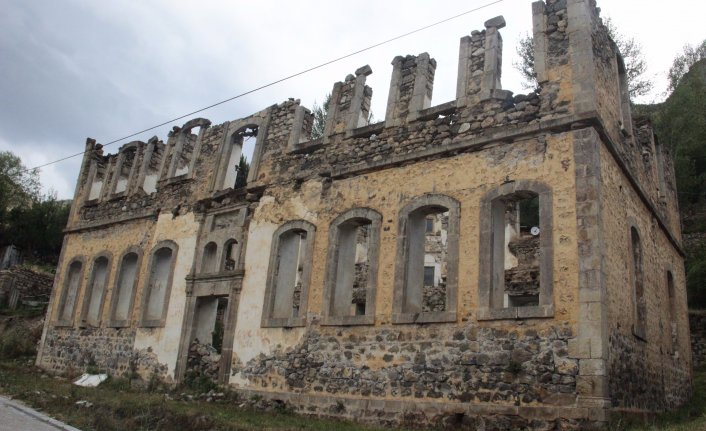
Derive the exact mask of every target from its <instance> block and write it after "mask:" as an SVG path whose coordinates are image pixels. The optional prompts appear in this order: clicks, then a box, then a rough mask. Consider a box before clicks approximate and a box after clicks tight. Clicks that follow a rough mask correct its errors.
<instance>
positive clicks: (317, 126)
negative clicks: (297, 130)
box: [311, 94, 331, 139]
mask: <svg viewBox="0 0 706 431" xmlns="http://www.w3.org/2000/svg"><path fill="white" fill-rule="evenodd" d="M330 104H331V94H327V95H326V97H324V104H323V105H321V106H319V105H318V104H317V103H316V102H314V107H313V108H312V109H311V112H312V113H313V114H314V125H313V127H312V128H311V139H318V138H320V137H322V136H324V128H325V127H326V117H327V116H328V108H329V105H330Z"/></svg>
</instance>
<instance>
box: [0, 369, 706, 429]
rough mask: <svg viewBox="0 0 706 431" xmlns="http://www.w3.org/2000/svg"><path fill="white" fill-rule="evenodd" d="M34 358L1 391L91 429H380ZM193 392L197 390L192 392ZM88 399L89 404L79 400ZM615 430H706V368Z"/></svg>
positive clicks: (1, 382) (4, 379)
mask: <svg viewBox="0 0 706 431" xmlns="http://www.w3.org/2000/svg"><path fill="white" fill-rule="evenodd" d="M32 362H33V361H32V359H31V358H24V359H17V360H2V361H0V393H3V394H6V395H9V396H12V397H13V398H17V399H20V400H22V401H24V402H26V403H27V404H29V405H30V406H32V407H34V408H37V409H39V410H41V411H43V412H45V413H47V414H49V415H50V416H53V417H55V418H57V419H59V420H62V421H64V422H67V423H69V424H71V425H73V426H75V427H77V428H79V429H81V430H83V431H90V430H101V431H103V430H105V431H110V430H174V429H178V430H183V431H199V430H221V431H264V430H269V431H293V430H308V431H382V430H390V428H387V427H370V426H363V425H359V424H355V423H352V422H345V421H334V420H324V419H315V418H310V417H306V416H300V415H296V414H293V413H291V412H289V411H287V410H286V409H273V410H272V411H267V412H263V411H258V410H253V409H251V408H247V407H241V404H243V402H244V401H246V400H242V399H239V397H238V395H237V394H236V393H234V392H230V393H226V398H225V400H224V401H219V402H210V403H209V402H205V401H190V402H185V401H179V400H176V399H172V398H176V397H178V395H179V394H181V393H182V392H189V389H188V388H183V387H182V388H178V389H176V390H171V391H170V390H168V389H163V388H162V389H161V390H160V388H157V389H156V390H153V391H145V390H139V389H136V388H133V387H132V386H131V384H130V381H129V380H127V379H124V378H110V379H109V380H108V381H107V382H106V383H104V384H102V385H101V386H99V387H98V388H93V389H91V388H81V387H77V386H74V385H72V384H71V383H70V382H69V381H68V380H65V379H57V378H54V377H51V376H49V375H47V374H43V373H42V372H41V371H39V370H37V369H36V368H34V367H33V366H32V365H31V364H32ZM192 393H195V392H192ZM80 400H86V401H88V402H90V403H91V404H92V406H91V407H82V406H79V405H77V404H76V402H77V401H80ZM610 430H611V431H704V430H706V369H702V370H699V371H697V372H696V373H695V375H694V396H693V398H692V400H691V401H690V402H689V403H687V404H686V405H684V406H683V407H681V408H680V409H679V410H677V411H675V412H670V413H665V414H663V415H661V416H659V417H657V418H656V419H655V420H654V421H653V423H650V424H647V425H645V424H641V425H631V424H629V423H626V422H624V421H619V420H618V421H616V422H615V423H614V424H613V425H612V426H611V427H610Z"/></svg>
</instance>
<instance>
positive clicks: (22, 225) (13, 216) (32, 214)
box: [2, 194, 71, 265]
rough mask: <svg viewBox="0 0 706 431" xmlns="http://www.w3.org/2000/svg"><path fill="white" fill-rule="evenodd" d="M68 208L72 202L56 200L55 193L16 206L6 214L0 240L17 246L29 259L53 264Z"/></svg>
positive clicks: (67, 217) (58, 251)
mask: <svg viewBox="0 0 706 431" xmlns="http://www.w3.org/2000/svg"><path fill="white" fill-rule="evenodd" d="M70 209H71V202H70V201H60V200H57V199H56V195H55V194H48V195H46V196H44V197H42V198H41V199H38V200H36V201H34V202H33V203H32V204H31V205H28V206H18V207H15V208H13V209H12V210H10V212H9V214H8V217H7V228H6V229H5V232H3V233H2V237H3V242H5V243H7V244H14V245H16V246H17V247H19V248H20V249H21V250H22V251H23V253H24V255H25V258H26V259H28V260H30V261H32V262H35V263H44V264H50V265H52V264H56V263H57V262H58V260H59V253H60V252H61V243H62V239H63V237H64V233H63V230H64V228H65V227H66V223H67V222H68V219H69V211H70Z"/></svg>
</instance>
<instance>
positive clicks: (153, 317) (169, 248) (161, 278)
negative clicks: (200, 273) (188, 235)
mask: <svg viewBox="0 0 706 431" xmlns="http://www.w3.org/2000/svg"><path fill="white" fill-rule="evenodd" d="M175 254H176V246H175V245H173V244H169V245H164V246H161V247H159V248H157V250H156V251H155V252H154V253H153V254H152V261H151V263H150V271H149V280H148V283H147V288H146V291H145V294H144V306H143V311H142V326H164V323H165V319H166V314H167V307H168V304H169V294H170V291H171V287H172V276H173V271H174V259H175Z"/></svg>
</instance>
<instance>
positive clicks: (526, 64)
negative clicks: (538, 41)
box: [512, 33, 539, 90]
mask: <svg viewBox="0 0 706 431" xmlns="http://www.w3.org/2000/svg"><path fill="white" fill-rule="evenodd" d="M516 49H517V55H518V56H519V57H520V59H519V60H515V61H513V62H512V65H513V67H514V68H515V69H517V71H518V72H520V74H521V75H522V78H523V79H524V82H522V88H524V89H526V90H528V89H535V88H537V87H539V84H538V83H537V73H536V72H535V70H534V39H533V38H532V36H531V35H529V34H528V33H525V35H524V37H522V38H520V42H519V44H518V45H517V48H516Z"/></svg>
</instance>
